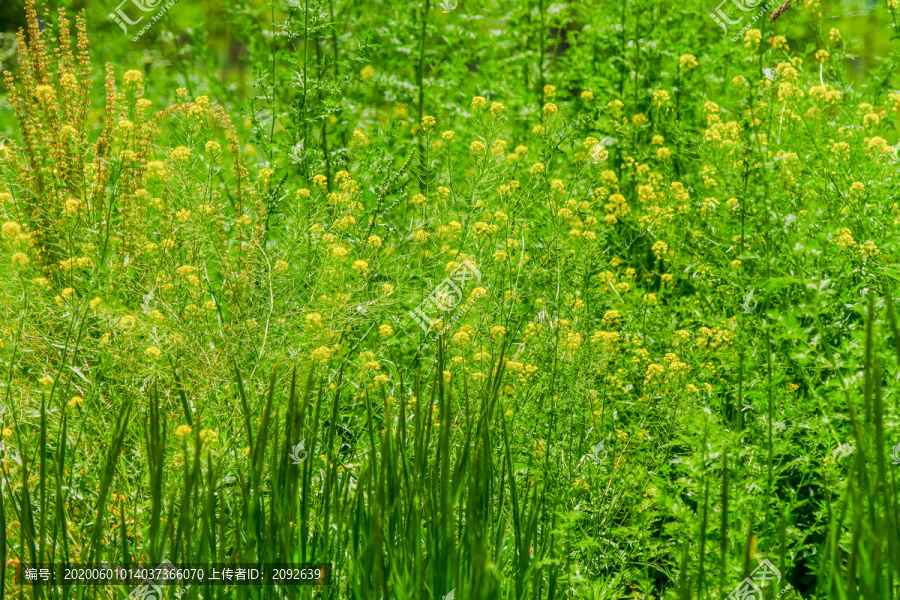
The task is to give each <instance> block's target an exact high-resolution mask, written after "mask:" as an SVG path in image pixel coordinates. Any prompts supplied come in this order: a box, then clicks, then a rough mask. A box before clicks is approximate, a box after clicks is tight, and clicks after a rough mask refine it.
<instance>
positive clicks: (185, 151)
mask: <svg viewBox="0 0 900 600" xmlns="http://www.w3.org/2000/svg"><path fill="white" fill-rule="evenodd" d="M190 157H191V150H190V148H187V147H186V146H178V147H177V148H175V149H174V150H172V158H173V159H175V160H187V159H188V158H190Z"/></svg>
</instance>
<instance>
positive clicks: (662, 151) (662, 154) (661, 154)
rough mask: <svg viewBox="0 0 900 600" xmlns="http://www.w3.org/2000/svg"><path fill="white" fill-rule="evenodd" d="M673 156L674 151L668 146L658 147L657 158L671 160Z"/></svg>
mask: <svg viewBox="0 0 900 600" xmlns="http://www.w3.org/2000/svg"><path fill="white" fill-rule="evenodd" d="M670 156H672V151H671V150H669V149H668V148H657V149H656V158H657V159H658V160H669V157H670Z"/></svg>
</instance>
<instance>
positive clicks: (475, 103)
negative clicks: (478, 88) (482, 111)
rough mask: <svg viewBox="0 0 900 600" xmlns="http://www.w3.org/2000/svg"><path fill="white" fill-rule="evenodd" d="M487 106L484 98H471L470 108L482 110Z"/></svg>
mask: <svg viewBox="0 0 900 600" xmlns="http://www.w3.org/2000/svg"><path fill="white" fill-rule="evenodd" d="M486 105H487V100H486V99H485V97H484V96H475V97H474V98H472V108H484V107H485V106H486Z"/></svg>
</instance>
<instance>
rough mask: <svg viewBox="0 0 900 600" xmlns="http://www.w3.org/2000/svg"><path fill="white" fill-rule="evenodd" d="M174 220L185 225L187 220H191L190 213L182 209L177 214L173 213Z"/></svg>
mask: <svg viewBox="0 0 900 600" xmlns="http://www.w3.org/2000/svg"><path fill="white" fill-rule="evenodd" d="M175 218H177V219H178V222H179V223H187V221H188V219H190V218H191V211H189V210H188V209H186V208H182V209H181V210H179V211H178V212H177V213H175Z"/></svg>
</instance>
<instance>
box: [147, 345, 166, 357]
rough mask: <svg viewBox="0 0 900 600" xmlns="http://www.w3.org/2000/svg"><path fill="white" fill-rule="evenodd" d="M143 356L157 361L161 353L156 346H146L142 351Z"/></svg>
mask: <svg viewBox="0 0 900 600" xmlns="http://www.w3.org/2000/svg"><path fill="white" fill-rule="evenodd" d="M144 355H146V356H147V357H148V358H150V359H152V360H159V357H160V356H162V352H161V351H160V349H159V348H157V347H156V346H148V347H147V349H146V350H144Z"/></svg>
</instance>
